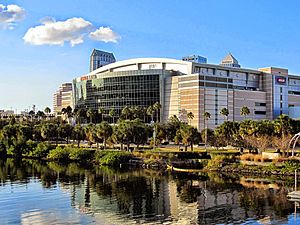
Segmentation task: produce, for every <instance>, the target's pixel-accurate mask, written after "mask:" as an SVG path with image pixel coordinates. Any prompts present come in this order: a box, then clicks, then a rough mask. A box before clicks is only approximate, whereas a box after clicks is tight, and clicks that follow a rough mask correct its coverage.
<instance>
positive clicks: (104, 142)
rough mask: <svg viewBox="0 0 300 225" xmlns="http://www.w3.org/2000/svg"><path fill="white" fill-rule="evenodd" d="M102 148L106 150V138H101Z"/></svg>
mask: <svg viewBox="0 0 300 225" xmlns="http://www.w3.org/2000/svg"><path fill="white" fill-rule="evenodd" d="M103 145H104V150H106V138H104V139H103Z"/></svg>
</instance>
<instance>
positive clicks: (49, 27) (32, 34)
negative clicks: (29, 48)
mask: <svg viewBox="0 0 300 225" xmlns="http://www.w3.org/2000/svg"><path fill="white" fill-rule="evenodd" d="M41 22H42V25H39V26H36V27H31V28H29V29H28V31H27V32H26V34H25V35H24V37H23V40H24V41H25V43H29V44H32V45H64V43H65V42H70V44H71V45H72V46H74V45H77V44H80V43H82V42H83V39H84V36H85V35H86V34H87V33H89V32H90V31H91V30H92V29H93V25H92V24H91V23H90V22H89V21H86V20H84V19H83V18H77V17H74V18H70V19H67V20H66V21H57V22H56V21H55V20H54V19H53V18H49V17H48V18H44V19H42V21H41Z"/></svg>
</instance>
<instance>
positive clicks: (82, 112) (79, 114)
mask: <svg viewBox="0 0 300 225" xmlns="http://www.w3.org/2000/svg"><path fill="white" fill-rule="evenodd" d="M74 113H75V116H76V122H78V123H79V124H80V123H81V118H82V117H85V116H86V110H85V109H82V108H79V109H75V110H74Z"/></svg>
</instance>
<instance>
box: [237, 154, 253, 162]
mask: <svg viewBox="0 0 300 225" xmlns="http://www.w3.org/2000/svg"><path fill="white" fill-rule="evenodd" d="M240 160H243V161H253V160H254V155H253V154H243V155H241V156H240Z"/></svg>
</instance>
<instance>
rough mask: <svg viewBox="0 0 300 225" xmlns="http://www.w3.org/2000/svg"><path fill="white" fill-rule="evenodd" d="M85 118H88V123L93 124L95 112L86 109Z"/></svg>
mask: <svg viewBox="0 0 300 225" xmlns="http://www.w3.org/2000/svg"><path fill="white" fill-rule="evenodd" d="M86 116H87V117H89V118H90V123H93V118H94V117H95V112H94V110H93V109H88V111H87V112H86Z"/></svg>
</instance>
